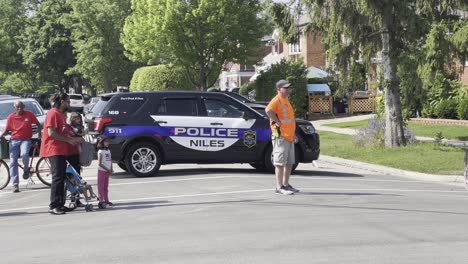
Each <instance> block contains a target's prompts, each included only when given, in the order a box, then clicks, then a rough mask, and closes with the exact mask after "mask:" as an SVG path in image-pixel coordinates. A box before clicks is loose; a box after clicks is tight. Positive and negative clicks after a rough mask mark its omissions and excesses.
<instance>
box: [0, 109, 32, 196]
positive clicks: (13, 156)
mask: <svg viewBox="0 0 468 264" xmlns="http://www.w3.org/2000/svg"><path fill="white" fill-rule="evenodd" d="M14 107H15V112H13V113H11V114H10V115H9V116H8V117H7V122H6V127H5V130H4V131H3V132H1V133H0V138H2V137H3V136H4V135H5V134H6V133H7V132H11V137H10V143H9V148H10V151H9V152H10V174H11V181H12V182H13V192H15V193H16V192H19V187H18V184H19V177H18V158H19V157H20V155H21V159H22V160H23V165H24V173H23V178H24V179H28V178H29V167H28V166H29V150H30V149H31V138H32V125H33V124H36V125H37V127H38V131H40V123H39V121H38V120H37V118H36V116H35V115H34V113H33V112H31V111H28V110H24V103H23V102H21V101H16V102H15V103H14Z"/></svg>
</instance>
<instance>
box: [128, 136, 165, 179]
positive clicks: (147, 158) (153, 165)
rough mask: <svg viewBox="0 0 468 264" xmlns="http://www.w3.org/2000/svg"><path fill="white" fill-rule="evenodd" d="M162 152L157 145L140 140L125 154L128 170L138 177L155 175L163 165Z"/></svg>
mask: <svg viewBox="0 0 468 264" xmlns="http://www.w3.org/2000/svg"><path fill="white" fill-rule="evenodd" d="M161 162H162V160H161V154H160V151H159V149H158V147H157V146H155V145H154V144H151V143H149V142H138V143H136V144H134V145H133V146H131V147H130V148H129V150H128V152H127V155H126V156H125V166H126V167H127V169H128V172H130V173H132V174H133V175H135V176H137V177H149V176H155V175H156V173H157V172H158V171H159V167H161Z"/></svg>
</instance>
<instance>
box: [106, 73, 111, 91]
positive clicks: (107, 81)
mask: <svg viewBox="0 0 468 264" xmlns="http://www.w3.org/2000/svg"><path fill="white" fill-rule="evenodd" d="M104 78H105V79H104V91H105V92H112V73H110V72H106V75H105V77H104Z"/></svg>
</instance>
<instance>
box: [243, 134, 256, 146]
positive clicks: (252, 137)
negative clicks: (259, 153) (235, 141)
mask: <svg viewBox="0 0 468 264" xmlns="http://www.w3.org/2000/svg"><path fill="white" fill-rule="evenodd" d="M244 145H246V146H247V147H248V148H251V147H253V146H255V145H257V132H255V131H252V130H247V131H245V132H244Z"/></svg>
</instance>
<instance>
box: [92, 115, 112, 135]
mask: <svg viewBox="0 0 468 264" xmlns="http://www.w3.org/2000/svg"><path fill="white" fill-rule="evenodd" d="M110 122H112V118H110V117H103V118H101V117H96V118H95V119H94V131H97V132H102V130H104V125H106V124H107V123H110Z"/></svg>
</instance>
